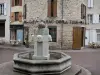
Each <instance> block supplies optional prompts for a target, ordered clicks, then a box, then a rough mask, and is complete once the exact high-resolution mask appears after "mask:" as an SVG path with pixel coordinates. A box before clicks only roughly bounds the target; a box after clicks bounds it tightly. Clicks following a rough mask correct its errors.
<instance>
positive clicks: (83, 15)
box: [81, 4, 86, 19]
mask: <svg viewBox="0 0 100 75" xmlns="http://www.w3.org/2000/svg"><path fill="white" fill-rule="evenodd" d="M81 19H86V6H85V5H84V4H81Z"/></svg>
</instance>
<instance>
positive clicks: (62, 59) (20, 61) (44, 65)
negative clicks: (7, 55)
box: [14, 24, 71, 74]
mask: <svg viewBox="0 0 100 75" xmlns="http://www.w3.org/2000/svg"><path fill="white" fill-rule="evenodd" d="M34 40H35V43H34V52H29V53H19V54H15V55H14V69H15V70H16V71H22V72H29V73H37V74H38V73H39V74H50V73H52V74H55V73H62V72H63V71H65V70H68V69H70V68H71V57H70V56H69V55H66V54H65V53H61V52H49V41H52V38H51V35H49V30H48V28H47V27H46V26H45V25H44V24H39V25H38V31H37V33H36V35H34Z"/></svg>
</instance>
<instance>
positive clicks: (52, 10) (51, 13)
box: [48, 0, 57, 17]
mask: <svg viewBox="0 0 100 75" xmlns="http://www.w3.org/2000/svg"><path fill="white" fill-rule="evenodd" d="M56 16H57V0H48V17H56Z"/></svg>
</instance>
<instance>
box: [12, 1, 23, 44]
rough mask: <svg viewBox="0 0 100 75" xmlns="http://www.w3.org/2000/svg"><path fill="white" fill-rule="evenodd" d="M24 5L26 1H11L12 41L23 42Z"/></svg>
mask: <svg viewBox="0 0 100 75" xmlns="http://www.w3.org/2000/svg"><path fill="white" fill-rule="evenodd" d="M23 3H24V0H11V12H10V33H11V34H10V40H19V41H21V42H23V33H24V31H23V28H24V26H23V25H24V21H23Z"/></svg>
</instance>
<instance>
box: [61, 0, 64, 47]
mask: <svg viewBox="0 0 100 75" xmlns="http://www.w3.org/2000/svg"><path fill="white" fill-rule="evenodd" d="M61 1H62V10H61V14H62V17H61V19H62V20H63V5H64V4H63V1H64V0H61ZM62 46H63V23H62V24H61V49H62Z"/></svg>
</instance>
